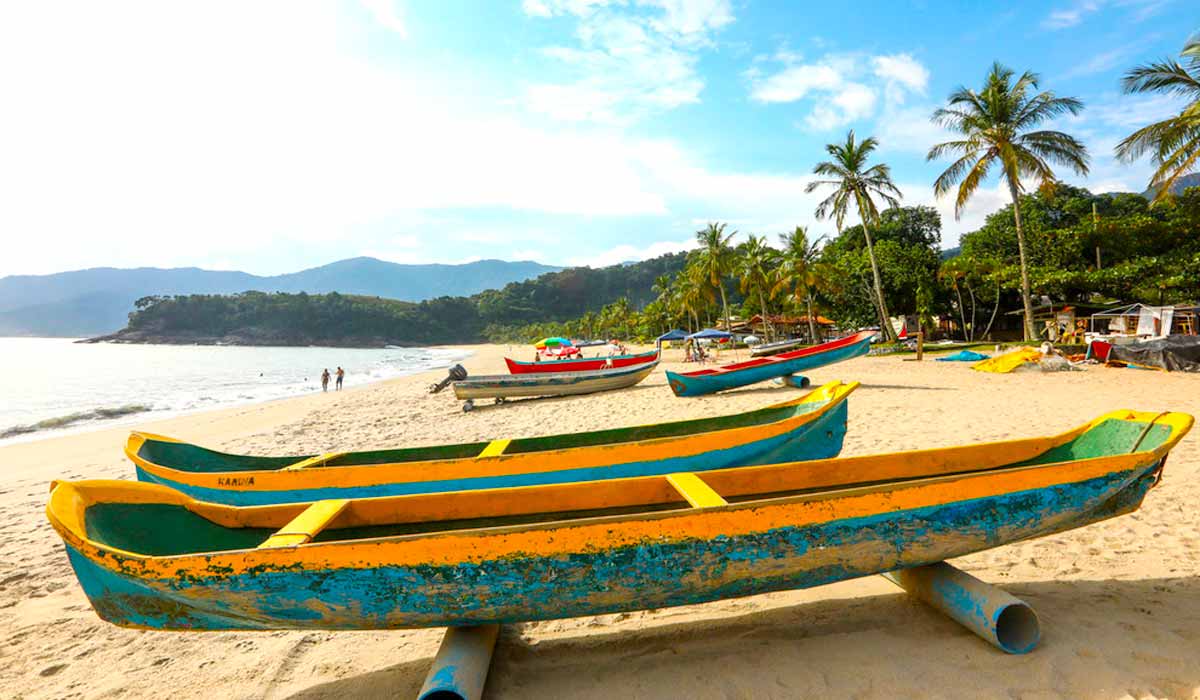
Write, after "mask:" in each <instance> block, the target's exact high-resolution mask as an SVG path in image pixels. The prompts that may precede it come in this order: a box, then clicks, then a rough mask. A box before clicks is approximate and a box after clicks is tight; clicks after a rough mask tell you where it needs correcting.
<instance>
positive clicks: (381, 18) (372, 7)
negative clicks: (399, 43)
mask: <svg viewBox="0 0 1200 700" xmlns="http://www.w3.org/2000/svg"><path fill="white" fill-rule="evenodd" d="M360 2H362V5H363V7H365V8H366V9H367V11H368V12H370V13H371V16H372V17H373V18H374V19H375V21H376V22H378V23H379V24H380V25H382V26H383V27H384V28H386V29H390V30H391V31H393V32H395V33H396V34H398V35H400V38H402V39H407V38H408V24H407V23H406V22H405V21H404V17H403V16H402V15H401V14H400V10H399V8H397V7H396V3H395V0H360Z"/></svg>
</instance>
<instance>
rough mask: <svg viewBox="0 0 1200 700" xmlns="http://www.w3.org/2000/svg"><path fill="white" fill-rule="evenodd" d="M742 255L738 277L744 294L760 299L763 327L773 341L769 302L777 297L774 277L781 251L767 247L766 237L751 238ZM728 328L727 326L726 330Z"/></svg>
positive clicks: (738, 261) (739, 257) (742, 248)
mask: <svg viewBox="0 0 1200 700" xmlns="http://www.w3.org/2000/svg"><path fill="white" fill-rule="evenodd" d="M740 253H741V254H740V255H739V256H738V259H737V268H736V269H737V274H738V277H740V278H741V283H740V284H741V290H742V293H744V294H754V295H755V296H757V297H758V305H759V309H760V310H761V312H762V318H763V326H764V327H765V328H766V330H767V339H768V340H771V339H772V336H774V335H775V331H774V329H773V328H772V326H771V318H770V309H769V308H768V307H767V300H768V299H773V298H774V297H775V296H776V292H775V284H774V279H773V276H774V271H775V264H776V262H777V261H778V259H779V251H777V250H775V249H774V248H772V247H771V246H769V245H767V239H766V237H765V236H750V237H749V238H748V239H747V240H746V244H745V245H743V246H742V247H741V251H740ZM747 306H748V305H747ZM728 328H729V327H728V326H726V330H728Z"/></svg>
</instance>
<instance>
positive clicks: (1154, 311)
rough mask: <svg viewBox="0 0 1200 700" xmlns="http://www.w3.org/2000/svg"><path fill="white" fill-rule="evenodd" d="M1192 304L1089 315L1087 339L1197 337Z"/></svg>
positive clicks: (1119, 309) (1135, 307)
mask: <svg viewBox="0 0 1200 700" xmlns="http://www.w3.org/2000/svg"><path fill="white" fill-rule="evenodd" d="M1198 310H1200V307H1197V306H1195V305H1179V304H1177V305H1172V306H1150V305H1148V304H1129V305H1128V306H1120V307H1117V308H1115V309H1107V310H1105V311H1100V312H1098V313H1094V314H1092V316H1091V318H1090V319H1089V320H1088V336H1089V337H1092V336H1095V337H1102V336H1111V337H1113V338H1118V337H1123V338H1129V339H1131V340H1132V339H1134V338H1161V337H1163V336H1167V335H1196V331H1197V327H1196V320H1197V319H1196V314H1197V311H1198Z"/></svg>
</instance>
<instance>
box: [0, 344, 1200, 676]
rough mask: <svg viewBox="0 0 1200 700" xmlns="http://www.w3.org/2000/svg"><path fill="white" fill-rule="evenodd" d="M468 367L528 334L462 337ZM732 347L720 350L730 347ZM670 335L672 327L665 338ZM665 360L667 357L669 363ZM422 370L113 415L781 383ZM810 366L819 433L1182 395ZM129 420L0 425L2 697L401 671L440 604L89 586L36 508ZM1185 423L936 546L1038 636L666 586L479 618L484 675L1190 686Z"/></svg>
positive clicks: (643, 415)
mask: <svg viewBox="0 0 1200 700" xmlns="http://www.w3.org/2000/svg"><path fill="white" fill-rule="evenodd" d="M472 350H474V352H475V354H474V355H473V356H472V357H471V358H469V359H468V360H466V361H464V362H463V364H464V365H465V366H466V367H467V368H468V370H470V372H471V373H473V374H485V373H493V372H503V371H504V370H503V360H502V357H503V356H504V355H505V354H506V353H508V354H511V355H512V356H514V357H519V358H520V357H525V356H528V355H529V354H530V353H529V352H528V349H527V348H505V347H501V346H477V347H474V348H472ZM744 356H745V355H744V353H743V357H744ZM667 359H668V360H677V359H679V355H678V353H677V351H676V352H675V353H673V354H670V355H668V358H667ZM675 364H676V363H674V362H666V363H664V365H666V366H668V367H672V366H675ZM444 374H445V373H444V370H438V371H436V372H429V373H425V374H420V375H414V376H410V377H403V378H400V379H396V380H391V381H388V382H383V383H379V384H375V385H370V386H366V387H358V388H353V387H352V388H351V389H350V390H348V391H345V392H342V393H333V392H330V393H328V394H317V395H311V396H304V397H301V398H294V399H287V400H282V401H275V402H270V403H265V404H258V405H253V406H242V407H237V408H230V409H224V410H219V411H213V412H207V413H199V414H194V415H189V416H183V417H178V418H173V419H170V420H165V421H159V422H153V423H151V422H147V423H144V424H138V425H137V426H135V427H139V428H145V429H148V430H152V431H154V432H158V433H164V434H167V435H173V436H176V437H179V438H182V439H185V440H188V441H191V442H196V443H200V444H203V445H206V446H211V447H214V448H218V449H224V450H227V451H233V452H256V453H264V454H269V453H283V454H287V453H304V452H318V451H339V450H352V449H371V448H382V447H389V446H398V445H418V444H428V443H446V442H463V441H471V440H484V439H493V438H500V437H518V436H530V435H543V434H550V433H561V432H571V431H578V430H588V429H595V428H598V427H604V426H615V425H635V424H641V423H653V422H661V421H667V420H675V419H682V418H686V417H695V416H701V415H720V414H727V413H734V412H737V411H742V410H747V409H752V408H757V407H761V406H764V405H766V404H769V403H772V402H775V401H779V400H783V399H785V398H788V397H791V396H794V395H795V392H796V391H797V390H795V389H789V388H783V387H777V386H774V385H773V384H770V383H767V384H760V385H756V386H751V387H747V388H745V389H742V390H738V391H734V392H729V393H727V394H722V395H718V396H708V397H702V398H695V399H679V398H676V397H675V396H674V395H672V393H671V391H670V390H669V388H668V387H667V386H666V380H665V377H664V375H663V373H662V371H661V368H660V370H658V371H656V372H655V373H654V374H653V375H651V377H650V378H648V379H647V380H646V381H645V382H643V383H642V384H640V385H638V386H637V387H635V388H633V389H630V390H626V391H621V392H613V393H607V394H599V395H593V396H582V397H570V398H562V399H544V400H524V401H514V402H511V403H508V404H506V405H500V406H492V405H490V402H486V401H484V402H480V405H479V406H478V407H477V409H476V410H475V411H473V412H471V413H469V414H467V413H463V412H462V411H461V410H460V403H459V402H458V401H457V400H455V398H454V396H453V394H452V393H451V392H449V391H446V392H443V393H441V394H438V395H429V394H428V393H427V392H426V387H427V386H428V385H429V384H430V383H431V382H433V381H435V380H436V379H438V378H440V377H441V376H444ZM811 377H812V379H813V381H814V383H820V382H823V381H828V380H833V379H842V380H857V381H860V382H862V384H863V386H862V387H861V388H860V389H859V390H858V391H857V392H856V393H855V394H854V395H852V396H851V397H850V431H849V435H848V436H847V439H846V443H845V449H844V450H843V454H844V455H858V454H866V453H871V452H884V451H895V450H906V449H915V448H927V447H936V446H945V445H954V444H962V443H970V442H974V441H982V440H997V439H1004V438H1017V437H1025V436H1034V435H1042V434H1050V433H1056V432H1059V431H1062V430H1066V429H1068V428H1071V427H1073V426H1075V425H1078V424H1081V423H1083V422H1086V421H1087V420H1090V419H1091V418H1093V417H1095V416H1096V415H1098V414H1100V413H1103V412H1106V411H1109V410H1113V409H1118V408H1132V409H1139V410H1145V411H1161V410H1167V409H1170V410H1174V411H1183V412H1188V413H1192V414H1200V376H1194V375H1185V374H1182V373H1175V374H1167V373H1161V372H1148V371H1137V370H1120V369H1108V368H1104V367H1092V368H1090V369H1089V370H1088V371H1086V372H1072V373H1047V374H1043V373H1017V374H1011V375H992V374H984V373H979V372H973V371H971V370H970V368H969V365H968V364H966V363H939V362H931V361H926V362H916V361H912V360H911V356H910V357H909V358H908V359H905V358H901V357H882V358H859V359H856V360H852V361H850V362H845V363H842V364H838V365H834V366H831V367H826V368H822V369H819V370H815V371H814V372H813V373H812V374H811ZM129 429H130V426H122V427H120V428H111V429H104V430H97V431H94V432H88V433H81V434H74V435H67V436H62V437H53V438H48V439H45V440H40V441H36V442H28V443H20V444H13V445H8V446H4V447H0V465H2V470H3V471H2V476H0V505H2V509H0V534H2V536H0V542H3V547H2V548H0V689H2V690H0V693H2V694H3V695H4V696H7V697H18V698H74V697H79V698H99V697H162V696H167V695H171V696H174V697H186V698H200V697H207V698H215V697H221V698H225V697H231V698H257V697H267V698H293V697H295V698H336V697H356V698H357V697H366V698H373V697H378V698H384V697H388V698H391V697H414V696H415V693H416V691H417V689H418V687H419V686H420V684H421V682H422V680H423V679H424V676H425V673H426V671H427V670H428V666H429V662H430V660H431V659H432V657H433V654H434V652H435V651H436V648H437V645H438V643H439V641H440V639H441V631H440V630H417V631H398V632H347V633H312V632H273V633H203V634H187V633H171V632H141V631H133V630H125V629H120V628H117V627H114V626H112V625H109V624H107V623H104V622H101V621H100V620H99V619H98V618H97V617H96V616H95V614H94V613H93V612H92V610H91V608H90V606H89V605H88V602H87V600H86V598H85V597H84V595H83V593H82V592H81V590H80V589H79V587H78V585H77V584H76V582H75V578H74V575H73V574H72V572H71V570H70V567H69V566H68V563H67V560H66V557H65V555H64V553H63V547H62V545H61V542H60V541H59V539H58V537H57V536H56V535H55V533H54V532H53V530H52V529H51V527H50V525H49V524H48V523H47V521H46V518H45V514H44V508H45V502H46V496H47V492H48V486H49V482H50V481H51V480H52V479H56V478H77V479H78V478H123V479H129V478H132V477H133V469H132V466H131V465H130V464H129V463H128V462H127V461H126V460H125V459H124V456H123V454H122V451H121V449H122V446H123V443H124V439H125V436H126V434H127V432H128V430H129ZM1198 476H1200V432H1193V433H1192V434H1191V435H1189V436H1188V437H1187V438H1186V439H1185V440H1184V441H1183V443H1182V444H1180V445H1179V446H1178V448H1177V449H1176V450H1175V451H1174V452H1173V453H1172V455H1171V458H1170V459H1169V460H1168V463H1167V466H1166V470H1165V478H1164V479H1163V482H1162V483H1161V485H1159V486H1158V487H1157V488H1155V489H1154V490H1152V491H1151V492H1150V494H1149V495H1148V496H1147V498H1146V502H1145V505H1144V506H1143V508H1142V509H1141V510H1140V511H1138V512H1137V513H1134V514H1132V515H1127V516H1123V517H1120V518H1117V519H1114V520H1110V521H1107V522H1104V523H1099V524H1096V525H1093V526H1090V527H1087V528H1083V529H1080V530H1075V531H1071V532H1068V533H1064V534H1061V535H1058V536H1054V537H1049V538H1044V539H1039V540H1033V541H1029V542H1024V543H1020V544H1016V545H1010V546H1006V547H1001V548H998V549H994V550H990V551H987V552H983V553H980V554H976V555H973V556H970V557H966V558H963V559H960V560H957V561H956V562H955V563H956V564H957V565H959V566H960V567H962V568H964V569H966V570H968V571H970V572H972V573H974V574H975V575H977V576H979V577H980V578H982V579H984V580H986V581H989V582H993V583H996V584H999V585H1001V586H1003V587H1004V588H1005V589H1007V590H1008V591H1010V592H1012V593H1013V594H1015V595H1017V596H1020V597H1022V598H1024V599H1025V600H1026V601H1028V602H1029V603H1030V604H1031V605H1032V606H1033V607H1034V609H1035V610H1036V611H1037V612H1038V614H1039V616H1040V618H1041V622H1042V631H1043V638H1042V643H1041V645H1040V646H1039V648H1037V649H1036V650H1035V651H1034V652H1032V653H1031V654H1029V655H1026V656H1020V657H1015V656H1008V655H1005V654H1003V653H1001V652H1000V651H998V650H996V649H994V648H993V647H991V646H989V645H987V644H985V643H984V642H982V641H981V640H979V639H978V638H976V637H974V636H972V635H971V634H970V633H968V632H966V631H965V630H964V629H962V628H960V627H958V626H957V625H956V624H955V623H953V622H952V621H950V620H948V619H947V618H945V617H943V616H941V615H939V614H938V613H936V612H934V611H932V610H931V609H929V608H926V607H924V606H923V605H921V604H919V603H914V602H912V601H910V600H909V599H908V598H907V597H905V596H903V595H902V594H901V593H900V591H899V589H897V588H895V587H894V586H893V585H892V584H890V583H888V582H887V581H885V580H883V579H882V578H880V577H873V578H869V579H863V580H858V581H850V582H846V583H842V584H837V585H833V586H828V587H823V588H817V589H811V590H805V591H795V592H785V593H775V594H769V595H763V596H756V597H752V598H745V599H737V600H729V601H721V602H715V603H710V604H706V605H698V606H689V607H683V608H674V609H666V610H655V611H647V612H639V613H634V614H623V615H612V616H603V617H597V618H579V619H569V620H559V621H550V622H541V623H530V624H524V625H514V626H509V627H506V628H504V629H503V631H502V633H501V638H500V642H499V645H498V647H497V650H496V656H495V660H494V663H493V667H492V673H491V676H490V677H489V680H488V686H487V690H486V694H485V696H486V697H489V698H532V697H571V698H612V697H637V698H660V697H689V698H763V697H779V698H791V697H817V696H820V697H859V698H874V697H880V698H883V697H887V698H892V697H925V698H941V697H947V698H949V697H981V698H1022V699H1026V698H1028V699H1034V698H1057V697H1069V698H1113V699H1116V698H1198V697H1200V507H1198V506H1197V504H1198V503H1200V482H1198V479H1197V477H1198Z"/></svg>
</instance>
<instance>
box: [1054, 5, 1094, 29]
mask: <svg viewBox="0 0 1200 700" xmlns="http://www.w3.org/2000/svg"><path fill="white" fill-rule="evenodd" d="M1098 9H1100V4H1099V3H1098V2H1093V1H1091V0H1084V1H1083V2H1077V3H1075V5H1074V6H1072V7H1068V8H1063V9H1058V10H1053V11H1052V12H1051V13H1050V14H1049V15H1047V16H1046V19H1044V20H1042V26H1043V27H1045V28H1047V29H1066V28H1067V27H1074V26H1075V25H1077V24H1079V23H1080V22H1082V21H1083V18H1084V17H1085V16H1086V15H1089V14H1091V13H1093V12H1095V11H1096V10H1098Z"/></svg>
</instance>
